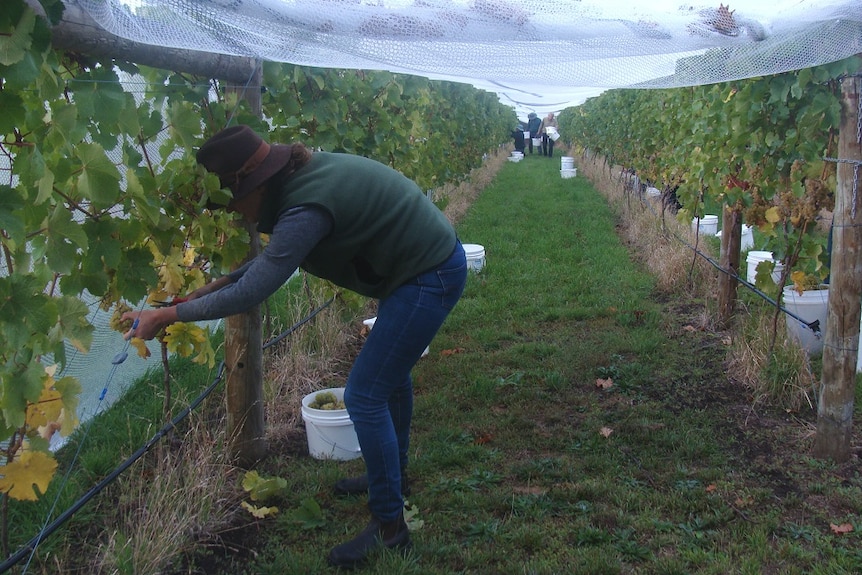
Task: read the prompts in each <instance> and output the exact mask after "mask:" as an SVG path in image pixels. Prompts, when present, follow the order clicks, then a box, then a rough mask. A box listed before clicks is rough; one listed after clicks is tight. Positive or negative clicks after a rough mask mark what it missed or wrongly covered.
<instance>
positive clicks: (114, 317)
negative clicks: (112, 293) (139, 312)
mask: <svg viewBox="0 0 862 575" xmlns="http://www.w3.org/2000/svg"><path fill="white" fill-rule="evenodd" d="M127 311H132V307H131V306H130V305H129V304H127V303H125V302H122V301H120V302H117V304H116V305H115V306H114V312H113V313H112V314H111V319H110V320H109V322H108V325H109V326H110V327H111V329H113V330H115V331H119V332H123V333H125V332H127V331H129V330H130V329H132V320H128V319H127V320H122V319H121V318H122V317H123V314H124V313H126V312H127Z"/></svg>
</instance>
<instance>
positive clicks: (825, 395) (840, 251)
mask: <svg viewBox="0 0 862 575" xmlns="http://www.w3.org/2000/svg"><path fill="white" fill-rule="evenodd" d="M860 84H862V80H860V78H859V77H858V76H857V77H849V78H845V79H843V80H842V81H841V127H840V134H839V137H838V158H837V161H838V186H837V189H836V190H835V212H834V214H833V222H832V224H833V231H832V259H831V265H830V268H829V277H830V284H829V303H828V308H827V315H826V333H825V339H824V342H823V377H822V381H821V386H820V394H819V401H818V404H817V435H816V437H815V441H814V452H813V453H814V455H815V457H820V458H823V459H827V458H828V459H832V460H834V461H836V462H841V461H846V460H847V459H849V457H850V439H851V435H852V431H853V395H854V391H855V390H854V388H855V384H856V360H857V356H858V350H859V316H860V301H862V189H860V188H862V178H860V172H862V164H860V162H862V128H860V127H862V118H860V110H859V108H860V101H859V92H860Z"/></svg>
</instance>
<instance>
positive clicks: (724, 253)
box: [718, 206, 742, 329]
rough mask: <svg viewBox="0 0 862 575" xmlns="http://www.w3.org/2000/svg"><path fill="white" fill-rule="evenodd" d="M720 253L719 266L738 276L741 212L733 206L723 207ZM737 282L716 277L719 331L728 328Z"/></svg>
mask: <svg viewBox="0 0 862 575" xmlns="http://www.w3.org/2000/svg"><path fill="white" fill-rule="evenodd" d="M721 221H722V223H721V253H720V261H719V265H720V266H721V268H722V269H724V270H726V271H727V272H728V274H730V273H732V274H735V275H739V258H740V251H741V247H742V212H741V211H739V210H738V209H734V207H733V206H724V213H723V215H722V218H721ZM736 292H737V281H736V278H734V277H733V276H731V275H727V274H719V277H718V321H719V323H720V325H721V329H727V328H729V327H730V323H731V322H732V321H733V311H734V309H735V307H736Z"/></svg>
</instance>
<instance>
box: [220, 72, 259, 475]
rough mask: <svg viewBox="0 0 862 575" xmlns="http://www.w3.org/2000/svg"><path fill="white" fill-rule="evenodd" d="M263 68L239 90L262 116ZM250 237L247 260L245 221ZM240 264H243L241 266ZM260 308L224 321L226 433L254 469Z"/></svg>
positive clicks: (251, 228)
mask: <svg viewBox="0 0 862 575" xmlns="http://www.w3.org/2000/svg"><path fill="white" fill-rule="evenodd" d="M260 83H261V68H260V66H258V67H257V70H256V71H255V73H254V74H253V76H252V77H251V80H250V81H249V82H248V84H247V85H245V86H244V87H243V86H240V87H237V88H229V90H236V91H239V92H240V93H239V96H240V97H241V98H244V99H245V100H246V101H247V102H248V103H249V105H250V107H251V109H252V110H253V111H254V112H255V113H256V114H258V115H260ZM237 225H240V226H244V227H245V229H246V231H248V235H249V238H250V241H249V251H248V256H246V260H245V261H248V260H250V259H252V258H254V257H256V256H257V255H258V254H259V253H260V238H259V236H258V233H257V227H256V226H255V225H253V224H247V223H245V222H242V223H239V224H237ZM239 265H241V264H239ZM261 325H262V320H261V315H260V306H255V307H253V308H252V309H250V310H248V311H247V312H245V313H241V314H237V315H232V316H230V317H228V318H227V319H226V320H225V366H226V367H227V381H226V384H225V385H226V390H227V391H226V395H227V432H228V437H230V440H231V446H230V449H231V456H232V457H233V459H234V460H235V461H236V463H237V464H238V465H240V466H242V467H251V466H252V465H254V464H255V463H257V462H258V461H260V460H261V459H263V458H264V457H265V456H266V451H267V446H266V437H265V434H264V412H263V338H262V328H261Z"/></svg>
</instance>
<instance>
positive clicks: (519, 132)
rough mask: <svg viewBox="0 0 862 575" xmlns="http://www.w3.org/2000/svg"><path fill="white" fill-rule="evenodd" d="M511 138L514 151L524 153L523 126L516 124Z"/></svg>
mask: <svg viewBox="0 0 862 575" xmlns="http://www.w3.org/2000/svg"><path fill="white" fill-rule="evenodd" d="M512 137H513V138H514V139H515V151H516V152H521V153H522V154H523V153H524V126H523V125H522V124H518V125H517V126H515V129H514V130H512Z"/></svg>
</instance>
